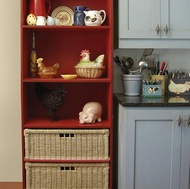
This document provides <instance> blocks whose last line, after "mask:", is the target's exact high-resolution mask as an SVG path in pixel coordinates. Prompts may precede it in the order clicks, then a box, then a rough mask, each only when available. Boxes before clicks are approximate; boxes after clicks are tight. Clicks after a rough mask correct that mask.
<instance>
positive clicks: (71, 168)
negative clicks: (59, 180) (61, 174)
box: [60, 166, 76, 171]
mask: <svg viewBox="0 0 190 189" xmlns="http://www.w3.org/2000/svg"><path fill="white" fill-rule="evenodd" d="M75 169H76V168H75V167H73V166H71V167H69V166H65V167H64V166H61V167H60V170H61V171H75Z"/></svg>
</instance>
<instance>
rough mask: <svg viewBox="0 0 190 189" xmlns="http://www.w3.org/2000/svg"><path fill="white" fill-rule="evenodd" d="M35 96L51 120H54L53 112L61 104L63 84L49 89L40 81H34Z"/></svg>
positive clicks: (64, 92)
mask: <svg viewBox="0 0 190 189" xmlns="http://www.w3.org/2000/svg"><path fill="white" fill-rule="evenodd" d="M35 87H36V96H37V97H38V99H39V100H40V102H41V103H42V106H43V107H44V108H45V109H46V110H47V114H48V116H49V117H50V120H51V122H53V121H54V120H55V117H54V115H55V112H56V111H57V110H58V109H59V108H60V107H61V106H62V104H63V102H64V96H65V94H66V91H65V89H64V87H63V86H61V87H59V88H57V89H55V90H50V89H48V88H46V87H44V86H42V85H41V84H40V83H36V86H35Z"/></svg>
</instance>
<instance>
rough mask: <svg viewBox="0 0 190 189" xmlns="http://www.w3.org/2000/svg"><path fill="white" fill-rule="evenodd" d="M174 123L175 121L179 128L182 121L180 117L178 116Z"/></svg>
mask: <svg viewBox="0 0 190 189" xmlns="http://www.w3.org/2000/svg"><path fill="white" fill-rule="evenodd" d="M176 121H177V124H178V126H179V127H180V126H181V122H182V119H181V116H180V115H178V117H177V118H176Z"/></svg>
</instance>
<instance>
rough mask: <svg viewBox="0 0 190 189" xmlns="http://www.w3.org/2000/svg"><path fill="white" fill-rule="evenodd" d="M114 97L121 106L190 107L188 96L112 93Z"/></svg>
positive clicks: (189, 97)
mask: <svg viewBox="0 0 190 189" xmlns="http://www.w3.org/2000/svg"><path fill="white" fill-rule="evenodd" d="M114 99H115V100H117V102H118V103H120V104H121V105H122V106H123V107H190V96H168V95H165V96H162V97H143V96H125V95H124V94H123V93H114Z"/></svg>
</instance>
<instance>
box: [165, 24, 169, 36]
mask: <svg viewBox="0 0 190 189" xmlns="http://www.w3.org/2000/svg"><path fill="white" fill-rule="evenodd" d="M164 31H165V33H166V35H167V34H168V31H169V29H168V26H167V24H166V26H165V27H164Z"/></svg>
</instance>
